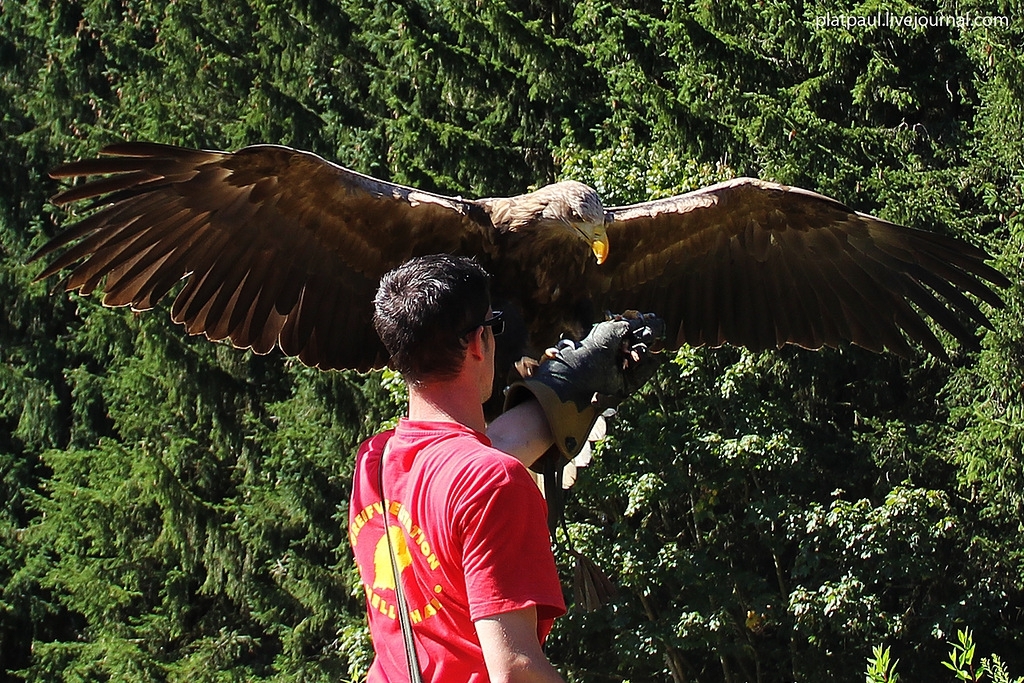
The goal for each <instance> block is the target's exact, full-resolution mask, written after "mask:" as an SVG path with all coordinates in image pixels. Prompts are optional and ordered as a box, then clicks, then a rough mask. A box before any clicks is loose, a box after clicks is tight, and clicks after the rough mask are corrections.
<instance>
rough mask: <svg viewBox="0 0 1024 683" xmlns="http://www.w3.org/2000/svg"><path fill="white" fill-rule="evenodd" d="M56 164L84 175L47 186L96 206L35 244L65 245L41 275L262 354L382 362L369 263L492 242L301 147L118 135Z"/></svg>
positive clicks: (343, 363) (474, 212) (485, 228)
mask: <svg viewBox="0 0 1024 683" xmlns="http://www.w3.org/2000/svg"><path fill="white" fill-rule="evenodd" d="M101 154H103V155H104V156H103V157H101V158H98V159H89V160H84V161H78V162H73V163H70V164H67V165H65V166H61V167H59V168H57V169H55V170H54V171H53V172H52V173H51V175H52V176H53V177H55V178H86V177H88V176H102V177H99V178H92V179H90V180H88V182H85V183H84V184H79V185H76V186H74V187H71V188H70V189H68V190H65V191H64V192H62V193H60V194H59V195H57V196H56V197H54V199H53V202H54V203H55V204H57V205H64V204H69V203H72V202H75V201H78V200H83V199H93V200H94V202H93V204H92V206H99V207H102V208H99V210H98V211H96V212H94V213H92V214H90V215H89V216H88V217H86V218H84V219H83V220H81V221H79V222H78V223H77V224H75V225H74V226H72V227H71V228H70V229H68V230H67V231H66V232H64V233H63V234H60V235H58V236H57V237H55V238H54V239H52V240H51V241H50V242H49V243H47V244H46V245H44V246H43V247H42V248H41V249H40V250H39V251H38V252H36V254H35V255H33V257H32V260H35V259H38V258H42V257H46V256H51V255H52V254H54V253H56V252H58V251H59V250H60V249H62V248H64V247H68V248H67V249H66V250H65V251H63V253H61V254H60V255H59V256H57V257H56V258H55V259H53V260H52V262H50V263H49V264H48V266H47V267H46V268H45V269H44V270H43V271H42V273H40V275H39V278H45V277H48V276H50V275H53V274H55V273H57V272H58V271H60V270H62V269H64V268H69V267H71V273H70V276H69V278H68V280H67V283H66V287H67V289H68V290H79V291H80V292H83V293H89V292H92V291H93V290H95V289H96V288H97V287H100V288H102V290H103V292H104V293H105V295H104V298H103V303H104V304H105V305H108V306H128V305H130V306H131V307H132V308H134V309H136V310H143V309H148V308H151V307H152V306H153V305H154V304H155V303H156V302H157V301H158V300H159V299H161V298H162V297H163V296H164V295H165V294H167V293H168V292H169V291H170V290H171V289H172V288H173V287H174V286H175V285H176V284H177V283H178V282H179V281H180V280H182V279H185V280H186V282H185V285H184V287H183V288H182V289H181V291H180V292H179V293H178V295H177V297H176V299H175V301H174V305H173V307H172V317H173V319H174V320H175V322H179V323H182V324H184V325H185V327H186V328H187V330H188V332H189V333H190V334H199V333H203V334H205V335H206V336H207V337H208V338H210V339H212V340H220V339H229V340H231V342H232V343H233V344H234V345H235V346H238V347H241V348H251V349H252V350H253V351H255V352H256V353H267V352H268V351H270V350H271V349H272V348H273V347H274V345H275V344H278V345H279V346H280V347H281V349H282V350H283V351H284V352H285V353H286V354H288V355H291V356H298V358H299V359H300V360H301V361H302V362H303V363H305V364H307V365H311V366H316V367H320V368H324V369H328V368H355V369H359V370H366V369H369V368H371V367H380V366H381V365H383V364H384V363H385V362H386V361H387V358H386V355H385V354H384V350H383V347H382V345H381V344H380V341H379V340H378V338H377V335H376V333H375V332H374V330H373V326H372V324H371V316H372V297H373V293H374V291H375V289H376V286H377V283H378V281H379V279H380V276H381V275H382V274H383V273H385V272H386V271H388V270H389V269H391V268H393V267H395V266H397V265H399V264H401V263H402V262H404V261H406V260H408V259H409V258H410V257H413V256H417V255H420V254H431V253H442V252H444V253H455V254H464V255H468V256H474V255H475V256H477V257H480V258H481V259H483V260H484V261H486V260H488V258H489V257H490V256H491V255H492V254H493V251H494V235H493V232H494V230H493V228H492V227H491V225H490V222H489V221H488V220H487V217H486V216H485V215H484V214H483V211H482V210H481V209H480V208H479V206H478V205H476V204H475V203H474V202H470V201H464V200H462V199H460V198H455V197H444V196H441V195H436V194H431V193H427V192H421V191H418V190H415V189H412V188H408V187H403V186H400V185H395V184H392V183H387V182H384V181H381V180H377V179H375V178H371V177H369V176H365V175H362V174H359V173H356V172H355V171H351V170H349V169H346V168H343V167H341V166H338V165H335V164H332V163H329V162H327V161H325V160H324V159H322V158H320V157H318V156H316V155H314V154H310V153H308V152H301V151H298V150H294V149H290V148H287V147H281V146H277V145H257V146H253V147H247V148H245V149H242V150H239V151H237V152H233V153H231V152H217V151H199V150H191V149H183V148H180V147H171V146H167V145H158V144H151V143H123V144H117V145H112V146H110V147H107V148H105V149H103V150H102V152H101Z"/></svg>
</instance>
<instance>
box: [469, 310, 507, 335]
mask: <svg viewBox="0 0 1024 683" xmlns="http://www.w3.org/2000/svg"><path fill="white" fill-rule="evenodd" d="M478 327H489V328H491V333H492V334H494V336H495V337H497V336H498V335H499V334H501V333H502V332H504V331H505V320H504V319H503V318H502V317H501V311H491V317H490V318H488V319H487V320H485V321H483V322H482V323H480V324H479V325H473V327H471V328H469V329H468V330H466V331H465V332H463V333H462V334H461V335H459V336H460V337H465V336H466V335H467V334H469V333H470V332H472V331H473V330H475V329H476V328H478Z"/></svg>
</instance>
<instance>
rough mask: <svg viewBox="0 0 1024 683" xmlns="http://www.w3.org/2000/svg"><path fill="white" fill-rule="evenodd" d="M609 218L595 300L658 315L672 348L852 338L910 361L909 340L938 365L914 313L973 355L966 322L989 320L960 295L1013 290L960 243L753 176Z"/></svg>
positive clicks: (939, 351)
mask: <svg viewBox="0 0 1024 683" xmlns="http://www.w3.org/2000/svg"><path fill="white" fill-rule="evenodd" d="M607 213H608V228H607V229H608V239H609V242H610V254H609V257H608V261H607V262H606V263H605V264H604V265H603V266H600V267H596V268H592V269H591V271H592V273H593V276H594V278H595V280H594V282H593V284H592V288H593V290H594V292H595V300H596V302H597V303H598V304H599V305H600V306H602V307H604V308H607V309H609V310H623V309H625V308H632V309H638V310H642V311H653V312H656V313H657V314H658V315H660V316H662V317H663V318H664V319H665V321H666V325H667V330H668V335H669V342H670V344H672V345H673V346H675V347H678V346H680V345H682V344H688V345H690V346H701V345H708V346H719V345H722V344H725V343H729V344H734V345H738V346H746V347H748V348H750V349H753V350H765V349H771V348H777V347H782V346H783V345H784V344H796V345H799V346H802V347H805V348H809V349H817V348H820V347H822V346H833V347H834V346H836V345H838V344H839V343H840V342H842V341H850V342H853V343H855V344H858V345H860V346H863V347H866V348H868V349H871V350H875V351H881V350H883V349H889V350H891V351H894V352H896V353H899V354H901V355H908V354H909V353H910V346H909V344H908V343H907V337H909V339H911V340H913V341H915V342H918V343H920V344H921V345H923V346H924V347H925V348H926V349H928V350H929V351H930V352H931V353H933V354H935V355H937V356H940V357H944V356H945V350H944V349H943V347H942V345H941V343H940V342H939V341H938V339H937V338H936V337H935V335H934V334H933V332H932V330H931V329H930V328H929V327H928V325H927V324H925V322H924V320H923V317H922V314H923V315H924V316H928V317H931V318H932V319H933V320H934V321H935V322H937V323H938V324H939V325H941V326H942V327H943V328H945V329H946V330H948V331H949V332H950V333H951V334H952V335H953V336H954V337H956V338H957V339H958V340H959V341H960V342H961V343H963V344H966V345H970V346H974V345H976V343H977V341H976V339H975V337H974V334H973V332H971V331H970V330H968V329H967V327H966V326H965V324H964V319H970V320H972V321H974V322H975V323H977V324H979V325H988V324H989V323H988V320H987V318H986V317H985V315H984V314H983V313H982V312H981V311H980V309H979V308H978V306H977V305H975V303H974V302H973V301H971V299H969V298H968V297H967V296H965V294H964V292H969V293H971V294H973V295H975V296H977V297H978V298H979V299H982V300H983V301H985V302H987V303H988V304H990V305H992V306H996V307H1001V306H1002V305H1003V304H1002V301H1001V300H1000V298H999V296H998V295H996V293H995V292H994V291H993V290H992V289H991V288H990V287H989V285H988V284H986V283H991V284H992V285H996V286H1000V287H1003V286H1006V285H1008V284H1009V281H1008V280H1007V279H1006V278H1005V277H1004V276H1003V275H1002V274H1001V273H999V272H998V271H996V270H995V269H993V268H992V267H991V266H989V265H987V264H986V263H985V261H986V260H987V259H989V258H990V257H989V255H988V254H986V253H985V252H984V251H983V250H981V249H978V248H976V247H973V246H971V245H969V244H967V243H966V242H964V241H962V240H959V239H954V238H950V237H946V236H943V235H938V234H934V233H930V232H925V231H922V230H915V229H911V228H906V227H903V226H900V225H895V224H893V223H889V222H887V221H884V220H881V219H879V218H875V217H873V216H868V215H865V214H861V213H856V212H854V211H852V210H850V209H848V208H847V207H845V206H843V205H842V204H841V203H839V202H837V201H835V200H833V199H829V198H828V197H824V196H822V195H820V194H816V193H814V192H809V191H807V190H801V189H798V188H790V187H785V186H783V185H778V184H775V183H768V182H763V181H760V180H754V179H750V178H738V179H735V180H731V181H727V182H724V183H719V184H717V185H713V186H711V187H708V188H705V189H702V190H698V191H696V192H691V193H689V194H685V195H680V196H677V197H672V198H669V199H663V200H658V201H653V202H647V203H644V204H636V205H632V206H624V207H615V208H612V209H609V210H608V212H607ZM904 335H906V337H905V336H904Z"/></svg>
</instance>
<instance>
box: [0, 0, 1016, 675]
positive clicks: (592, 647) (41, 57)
mask: <svg viewBox="0 0 1024 683" xmlns="http://www.w3.org/2000/svg"><path fill="white" fill-rule="evenodd" d="M886 11H888V12H890V13H891V14H894V15H900V16H911V15H913V16H934V15H941V14H945V15H954V14H955V15H959V16H965V15H967V14H968V13H969V14H970V15H972V16H995V15H1006V16H1008V17H1009V18H1010V23H1009V25H1008V26H989V27H972V28H956V27H952V28H951V27H948V26H946V27H942V26H937V27H936V26H931V27H915V28H908V27H898V28H897V27H892V26H889V27H886V26H877V25H876V26H872V25H863V26H851V27H837V26H822V25H819V24H820V21H819V20H820V19H821V18H822V17H823V16H825V15H826V14H828V15H833V16H835V15H841V14H842V15H850V16H860V17H865V18H866V17H870V16H874V15H876V13H878V12H886ZM1022 31H1024V26H1022V25H1021V18H1020V16H1019V12H1017V8H1014V7H1011V6H1010V5H1005V6H1004V5H1002V4H999V3H992V2H985V1H983V0H969V1H968V2H960V3H956V4H955V5H954V4H952V3H946V2H918V1H916V0H912V1H908V2H899V3H877V2H864V3H825V4H818V5H807V6H804V5H801V4H798V3H789V2H762V3H738V2H726V3H722V2H718V3H711V2H696V3H690V4H678V3H676V4H672V3H669V4H657V3H653V4H652V3H648V2H642V1H639V0H626V1H621V2H620V1H617V2H614V3H613V2H609V1H608V0H582V1H581V2H574V3H566V2H535V1H524V2H485V3H476V4H472V5H467V4H466V3H460V2H450V1H449V0H439V1H437V2H368V1H367V0H282V1H280V2H266V1H263V0H226V1H223V2H208V1H206V0H184V1H181V0H179V1H157V2H141V1H139V0H124V1H122V2H110V1H109V0H81V1H71V0H51V1H49V2H42V1H40V0H34V1H30V2H21V3H12V2H6V3H0V133H2V135H0V154H2V157H3V158H4V159H5V160H6V161H7V163H6V164H4V165H3V166H2V167H0V186H2V187H3V188H4V190H3V192H2V193H0V296H2V297H3V301H4V306H3V307H0V356H2V357H3V363H2V364H0V494H2V495H3V499H4V500H5V501H6V505H5V506H3V508H2V509H0V580H2V581H0V585H2V586H3V588H2V592H0V662H2V663H3V667H2V669H3V673H0V679H3V680H21V679H25V680H32V681H35V680H40V681H42V680H45V681H55V680H56V681H59V680H66V681H72V680H127V681H144V680H145V681H148V680H199V681H207V680H209V681H222V680H223V681H233V680H276V681H300V680H301V681H320V680H324V681H326V680H358V679H360V678H361V677H362V676H363V675H364V674H365V671H366V670H367V668H368V664H369V658H370V656H371V651H370V647H369V643H368V641H367V635H366V629H365V626H364V617H363V609H364V607H363V597H362V591H361V590H360V589H359V587H358V581H357V578H356V574H355V571H354V568H353V567H352V563H351V560H350V552H349V550H348V548H347V542H346V539H345V534H344V533H343V530H344V527H345V520H346V516H347V506H346V501H347V498H348V477H349V474H350V471H351V455H352V453H353V451H354V449H355V447H356V444H357V443H358V442H359V440H360V439H361V438H363V437H365V436H367V435H369V434H371V433H372V432H373V431H374V430H375V429H377V428H378V427H379V425H381V424H384V423H387V422H388V421H390V420H392V419H393V418H394V416H395V415H396V414H397V413H398V412H399V411H400V410H401V406H402V403H403V396H404V394H403V393H402V392H403V389H404V388H403V387H402V385H401V383H400V382H397V381H396V380H395V377H394V376H393V375H389V374H387V373H384V374H383V375H370V376H366V377H360V376H356V375H350V374H346V373H318V372H315V371H311V370H308V369H306V368H303V367H301V366H299V365H297V364H296V363H294V362H291V361H286V360H283V359H281V358H280V357H279V356H278V355H276V354H272V355H270V356H268V357H253V356H251V355H249V354H246V353H243V352H238V351H235V350H232V349H230V348H227V347H225V346H224V345H215V344H209V343H208V342H206V341H205V340H192V339H187V338H185V337H184V336H183V334H182V331H181V330H180V328H177V327H175V326H173V325H171V324H170V323H169V322H168V321H167V319H166V318H167V316H166V315H165V313H164V312H162V311H158V312H154V313H148V314H145V313H144V314H133V313H129V312H125V311H110V310H107V309H104V308H102V306H101V305H100V304H99V302H98V301H97V300H96V299H95V298H92V297H79V296H65V295H63V294H59V293H51V290H52V288H53V287H54V285H55V283H54V282H45V283H33V282H32V278H33V276H34V274H35V273H36V272H38V266H37V265H26V264H25V260H26V258H27V257H28V255H29V254H30V253H31V251H32V250H33V249H34V248H36V247H38V246H39V245H41V244H42V243H43V241H44V240H45V239H46V238H47V237H48V236H50V235H52V234H53V233H54V232H55V231H56V230H57V229H58V227H57V225H58V223H60V224H64V223H65V222H66V221H67V220H68V218H69V216H66V215H64V212H61V211H57V210H56V209H54V208H52V207H50V206H48V205H47V204H46V202H45V199H46V197H47V196H48V195H50V194H52V193H53V192H54V191H55V190H56V187H57V185H56V183H55V182H53V181H50V180H48V179H47V178H46V176H45V172H46V170H47V169H49V168H52V167H53V166H55V165H56V164H58V163H60V162H63V161H67V160H69V159H73V158H77V157H80V156H84V155H88V154H92V153H93V152H95V150H96V149H97V148H98V147H99V146H101V145H102V144H105V143H108V142H111V141H115V140H120V139H123V138H130V139H148V140H155V141H162V142H177V143H183V144H189V145H197V146H202V147H226V148H234V147H238V146H242V145H246V144H252V143H256V142H274V143H283V144H291V145H295V146H298V147H302V148H305V149H310V150H312V151H315V152H317V153H320V154H322V155H324V156H325V157H328V158H330V159H333V160H337V161H339V162H341V163H343V164H346V165H348V166H351V167H354V168H356V169H358V170H361V171H364V172H368V173H372V174H374V175H377V176H380V177H385V178H390V179H393V180H396V181H400V182H404V183H410V184H415V185H419V186H422V187H425V188H428V189H438V190H441V191H448V192H453V193H461V194H466V195H489V194H499V193H510V192H519V191H522V190H525V189H526V188H527V187H528V186H531V185H539V184H542V183H545V182H548V181H550V180H553V179H555V178H556V177H560V176H566V177H569V176H571V177H575V178H578V179H580V180H585V181H589V182H591V183H592V184H594V185H595V186H596V187H597V188H598V189H599V191H600V192H601V193H602V195H603V196H604V197H605V199H606V200H607V202H608V204H609V205H612V204H624V203H629V202H633V201H641V200H646V199H650V198H654V197H661V196H666V195H669V194H672V193H675V192H681V191H687V190H690V189H694V188H696V187H699V186H701V185H705V184H707V183H710V182H715V181H718V180H722V179H725V178H728V177H732V176H735V175H758V176H761V177H766V178H771V179H776V180H779V181H782V182H789V183H794V184H801V185H804V186H807V187H810V188H812V189H815V190H817V191H821V192H824V193H827V194H831V195H833V196H836V197H838V198H839V199H840V200H842V201H845V202H847V203H849V204H850V205H852V206H854V207H855V208H857V209H858V210H862V211H868V212H872V213H876V214H878V215H880V216H882V217H885V218H889V219H892V220H896V221H899V222H903V223H905V224H908V225H911V226H914V227H923V228H928V229H934V230H939V231H943V232H947V233H949V234H954V235H961V236H964V237H966V238H967V239H969V240H970V241H972V242H975V243H979V244H981V245H982V246H984V247H986V248H988V249H989V250H990V251H991V252H992V253H994V254H996V255H997V262H996V265H997V266H998V267H999V269H1000V270H1002V271H1003V272H1004V273H1006V274H1007V275H1008V276H1009V277H1010V278H1011V280H1012V281H1013V282H1014V286H1013V287H1012V288H1011V289H1009V290H1008V291H1006V292H1004V297H1005V299H1006V302H1007V306H1006V308H1005V309H1002V310H998V311H987V312H988V313H991V317H992V320H993V327H994V329H993V330H990V331H986V332H985V333H984V336H983V338H982V347H981V350H980V351H979V352H976V353H975V352H971V351H968V350H963V349H956V350H954V352H953V363H952V364H951V365H945V364H942V363H938V362H936V361H933V360H930V359H927V358H924V357H915V358H911V359H895V358H892V357H876V356H873V355H871V354H868V353H865V352H861V351H859V350H857V349H853V348H844V349H840V350H838V351H832V352H824V353H808V352H803V351H799V350H793V349H787V350H784V351H782V352H780V353H773V354H763V355H753V354H749V353H746V352H742V351H739V350H736V349H721V350H716V351H711V350H703V349H700V350H691V349H684V350H682V351H681V352H680V353H679V354H678V356H677V357H676V358H675V359H674V362H673V363H671V364H668V365H667V366H666V367H665V368H664V369H663V370H662V372H661V374H660V375H659V377H658V378H657V380H656V381H655V382H654V383H653V384H652V385H651V386H650V387H649V388H648V389H647V390H646V391H645V392H644V393H643V395H642V396H640V397H638V398H637V399H636V400H633V401H630V402H628V403H627V404H626V405H624V406H623V407H622V409H621V411H620V414H619V418H618V419H617V420H615V421H614V422H613V425H612V429H611V435H610V436H609V437H608V439H607V440H606V442H605V443H604V444H603V445H602V446H601V447H600V449H599V454H598V457H597V459H596V461H595V463H594V465H592V466H591V467H590V468H589V469H588V470H587V471H584V472H583V473H582V476H581V478H580V481H579V484H578V485H577V488H576V490H575V493H574V494H573V498H572V499H571V500H570V504H569V516H570V524H569V529H570V534H571V541H572V543H573V544H574V545H575V546H576V547H577V548H579V549H580V550H582V551H584V552H586V554H587V555H588V556H590V557H591V558H593V559H594V560H595V561H596V562H597V563H598V564H599V565H600V566H601V567H602V568H604V570H605V571H606V572H608V574H609V575H610V576H611V577H612V578H613V579H614V581H615V583H616V584H617V585H618V586H619V593H618V596H617V597H616V599H615V600H614V601H613V602H612V604H611V605H609V606H608V607H606V608H604V609H603V610H601V611H599V612H596V613H592V614H584V613H579V612H575V611H574V612H572V613H570V615H568V616H567V617H565V618H563V619H561V620H559V622H558V623H557V624H556V627H555V630H554V632H553V633H552V635H551V637H550V639H549V642H548V646H547V649H548V652H549V653H550V655H551V656H552V658H553V660H554V661H555V663H556V664H557V666H558V667H559V668H560V669H561V670H562V671H563V672H564V673H565V675H566V676H567V678H568V679H569V680H578V681H583V680H601V679H603V678H606V677H616V678H621V679H623V680H674V681H683V680H702V681H726V682H729V683H732V682H734V681H741V680H749V681H783V680H786V681H811V680H814V681H817V680H835V681H846V680H850V681H852V680H854V679H855V678H858V677H859V674H857V673H856V672H859V671H862V670H863V668H862V665H863V659H862V657H863V653H864V652H866V651H868V649H869V648H870V647H871V645H872V644H874V643H878V642H882V641H884V642H886V643H889V644H890V645H889V646H887V647H886V648H885V649H880V648H876V649H875V650H874V653H873V658H872V659H871V660H869V667H868V673H867V679H868V680H872V681H873V680H887V681H896V680H897V678H898V677H900V678H902V679H903V680H936V679H939V678H940V677H941V676H946V677H948V675H949V673H950V671H949V670H948V669H947V668H945V667H943V666H941V665H940V663H939V662H940V661H942V660H943V658H944V657H945V654H946V653H947V652H949V650H948V646H947V643H946V642H945V638H946V635H945V634H946V633H951V632H953V631H954V630H956V629H957V628H958V627H959V626H960V625H962V624H965V623H970V624H972V625H974V628H975V629H976V630H977V632H978V633H983V634H984V635H985V642H986V643H992V648H993V649H994V650H998V651H1002V652H1006V653H1008V654H1007V663H1004V662H1003V661H1002V660H999V659H998V658H996V657H995V656H994V655H993V656H992V657H991V658H982V659H980V660H978V662H977V663H974V660H973V654H972V657H967V651H968V648H967V643H968V641H970V634H969V633H967V632H964V634H965V635H964V638H966V639H967V640H964V639H963V638H962V639H961V640H960V641H959V642H958V643H957V644H954V645H953V652H952V658H951V659H950V660H949V662H950V663H951V664H953V665H954V666H956V667H957V668H956V671H957V672H960V671H966V672H967V673H968V675H970V676H976V677H978V678H980V676H981V673H980V672H981V671H984V672H986V673H987V675H988V676H990V677H991V678H992V680H994V681H1009V680H1011V679H1010V677H1009V675H1008V673H1007V671H1008V670H1010V669H1011V668H1012V669H1019V668H1020V667H1021V666H1024V659H1022V654H1021V653H1020V651H1019V648H1016V647H1014V643H1015V642H1016V639H1017V638H1018V634H1019V631H1020V628H1021V617H1020V610H1019V607H1020V605H1021V602H1022V600H1024V584H1022V581H1021V577H1022V576H1024V554H1022V550H1021V548H1020V543H1019V538H1020V534H1021V531H1022V529H1021V522H1020V520H1021V518H1022V513H1024V497H1022V493H1021V492H1022V491H1024V467H1022V463H1024V412H1022V406H1024V376H1022V374H1021V373H1022V372H1024V370H1022V368H1024V288H1022V286H1021V283H1022V282H1024V265H1022V263H1021V260H1020V254H1021V253H1022V252H1024V218H1022V216H1024V212H1022V208H1024V109H1022V108H1021V106H1020V103H1021V102H1022V101H1024V62H1022V56H1021V55H1022V53H1021V48H1020V46H1021V44H1022V40H1021V38H1022ZM613 248H614V246H613ZM563 564H565V565H566V566H567V567H568V566H569V565H570V564H571V563H570V562H568V561H566V562H564V563H563ZM970 642H971V646H970V647H971V651H972V653H973V641H970ZM888 647H892V648H893V651H894V652H898V653H900V658H899V661H898V664H899V668H900V673H899V676H897V674H896V668H897V660H896V659H894V658H891V657H890V654H889V652H890V651H889V649H888ZM958 648H959V649H958ZM958 658H959V659H958ZM970 665H973V666H974V672H973V673H971V669H970ZM966 680H971V679H966Z"/></svg>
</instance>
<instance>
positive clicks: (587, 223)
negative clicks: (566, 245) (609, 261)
mask: <svg viewBox="0 0 1024 683" xmlns="http://www.w3.org/2000/svg"><path fill="white" fill-rule="evenodd" d="M542 193H543V199H544V200H546V201H545V202H544V208H543V210H542V211H541V218H542V219H543V221H544V222H545V223H549V224H551V223H554V224H561V225H563V226H565V227H567V228H569V229H572V230H573V231H575V232H576V233H577V234H578V235H579V236H580V237H581V238H582V239H585V240H586V241H587V244H588V245H590V248H591V249H592V250H593V252H594V256H595V258H597V262H598V264H601V263H604V260H605V259H606V258H608V233H607V231H606V230H605V226H604V206H602V204H601V198H600V197H598V196H597V192H596V191H595V190H594V188H592V187H590V186H588V185H584V184H583V183H578V182H576V181H575V180H566V181H563V182H560V183H555V184H554V185H548V186H547V187H544V188H541V189H540V190H538V191H537V192H535V193H534V195H538V194H542Z"/></svg>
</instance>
